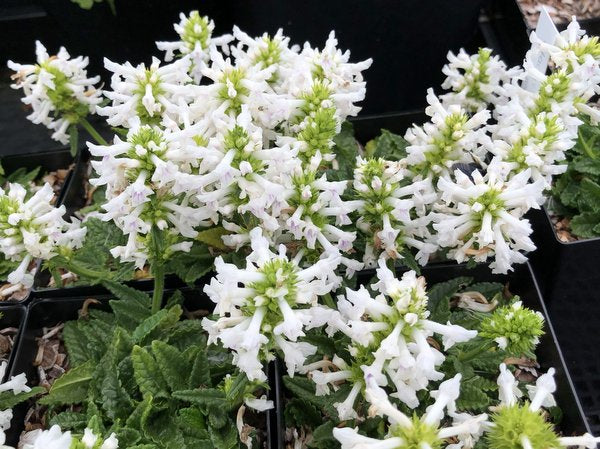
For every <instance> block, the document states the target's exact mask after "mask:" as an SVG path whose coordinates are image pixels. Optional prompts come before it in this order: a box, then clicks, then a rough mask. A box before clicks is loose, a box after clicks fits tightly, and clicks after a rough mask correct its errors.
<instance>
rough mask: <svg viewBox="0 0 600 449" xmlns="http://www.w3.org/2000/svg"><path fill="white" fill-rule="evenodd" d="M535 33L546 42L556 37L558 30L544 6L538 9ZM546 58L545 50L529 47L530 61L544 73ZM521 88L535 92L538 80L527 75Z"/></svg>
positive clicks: (538, 86) (550, 42) (538, 84)
mask: <svg viewBox="0 0 600 449" xmlns="http://www.w3.org/2000/svg"><path fill="white" fill-rule="evenodd" d="M535 34H536V35H537V37H539V38H540V39H541V40H542V41H543V42H546V43H547V44H554V41H555V40H556V38H557V37H558V34H559V33H558V30H557V29H556V26H555V25H554V22H552V18H551V17H550V14H548V11H547V10H546V8H545V7H542V10H541V11H540V18H539V20H538V24H537V27H536V29H535ZM548 59H549V55H548V53H547V52H545V51H542V50H539V49H538V50H534V49H533V48H532V49H531V62H532V63H533V66H534V67H535V68H536V69H538V70H539V71H540V72H542V73H546V68H547V67H548ZM523 88H524V89H526V90H528V91H530V92H537V90H538V89H539V88H540V82H539V81H537V80H535V79H533V78H532V77H531V76H528V77H527V78H526V79H525V81H523Z"/></svg>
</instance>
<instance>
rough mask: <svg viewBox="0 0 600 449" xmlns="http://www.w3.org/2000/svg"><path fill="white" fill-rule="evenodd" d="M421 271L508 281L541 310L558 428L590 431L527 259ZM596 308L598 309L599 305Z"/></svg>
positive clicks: (280, 408)
mask: <svg viewBox="0 0 600 449" xmlns="http://www.w3.org/2000/svg"><path fill="white" fill-rule="evenodd" d="M397 271H398V273H402V272H403V271H404V270H402V269H400V270H397ZM421 274H422V275H423V276H425V279H426V280H427V285H428V286H429V287H431V286H433V285H434V284H437V283H439V282H445V281H448V280H450V279H454V278H456V277H459V276H470V277H474V278H475V279H476V281H478V282H501V283H504V284H505V283H509V289H510V292H511V293H513V294H514V295H518V296H519V297H520V298H521V300H522V301H523V305H525V306H526V307H529V308H531V309H533V310H536V311H538V312H541V313H542V314H543V315H544V318H545V319H546V324H545V331H546V333H545V334H544V336H543V337H542V338H541V340H540V344H539V345H538V347H537V350H536V355H537V361H538V363H539V364H540V369H541V371H543V372H545V371H547V370H548V369H549V368H554V369H555V370H556V374H555V376H554V378H555V380H556V386H557V388H556V392H555V394H554V397H555V398H556V402H557V404H558V406H559V407H560V408H561V410H562V412H563V416H562V420H561V422H560V423H559V424H558V426H557V429H558V430H559V431H560V432H561V433H562V434H563V435H565V436H569V435H581V434H583V433H585V432H590V426H589V424H588V422H587V420H586V418H585V415H584V413H583V410H582V406H581V403H580V400H579V398H578V396H577V394H576V392H575V387H574V384H573V380H572V379H573V378H572V372H570V371H569V369H567V365H566V364H565V360H564V357H563V353H562V352H561V346H559V343H558V340H557V338H556V334H555V331H554V326H553V323H552V322H551V320H550V318H549V315H548V312H547V310H546V306H545V305H544V301H543V299H542V296H541V293H540V290H539V288H538V285H537V282H536V280H535V277H534V275H533V272H532V270H531V267H530V266H529V264H528V263H526V264H524V265H519V266H517V267H516V268H515V271H514V273H511V274H509V275H497V274H492V272H491V271H490V269H489V268H488V267H487V266H486V265H477V266H476V267H475V268H472V269H471V268H467V267H466V265H465V264H460V265H459V264H446V265H435V266H426V267H424V268H422V269H421ZM374 275H375V270H365V271H362V272H359V273H358V282H359V283H360V284H367V283H369V282H370V280H371V279H372V277H373V276H374ZM598 309H599V310H600V306H599V307H598ZM561 345H562V341H561ZM596 347H597V346H596ZM275 369H276V374H277V377H276V380H275V382H274V386H275V388H276V390H275V398H276V399H275V404H276V409H277V421H276V422H277V425H278V427H277V428H278V429H279V434H278V435H277V443H278V446H276V447H277V448H278V449H284V447H285V445H284V432H285V429H284V423H285V420H284V415H283V413H284V409H285V398H286V396H289V392H288V391H287V389H286V388H285V386H284V384H283V375H284V371H285V370H284V369H283V367H282V363H281V362H280V363H279V364H278V365H276V367H275ZM597 372H598V370H597V369H596V371H593V372H591V373H590V374H591V375H592V376H593V375H596V376H597ZM575 382H577V381H575ZM598 387H599V385H598V380H597V379H596V388H598Z"/></svg>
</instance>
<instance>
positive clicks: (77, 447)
mask: <svg viewBox="0 0 600 449" xmlns="http://www.w3.org/2000/svg"><path fill="white" fill-rule="evenodd" d="M19 447H22V448H23V449H118V447H119V441H118V439H117V436H116V435H115V434H114V433H112V434H110V436H109V437H108V438H106V439H102V438H101V437H99V436H98V435H95V434H94V432H93V431H92V430H91V429H89V428H86V429H85V430H84V433H83V435H82V436H81V437H79V438H78V437H76V436H74V435H72V434H71V432H70V431H67V432H63V431H61V429H60V426H58V425H54V426H52V427H50V429H48V430H41V429H38V430H34V431H31V432H28V433H27V434H26V435H25V436H24V437H23V438H22V439H21V442H20V445H19Z"/></svg>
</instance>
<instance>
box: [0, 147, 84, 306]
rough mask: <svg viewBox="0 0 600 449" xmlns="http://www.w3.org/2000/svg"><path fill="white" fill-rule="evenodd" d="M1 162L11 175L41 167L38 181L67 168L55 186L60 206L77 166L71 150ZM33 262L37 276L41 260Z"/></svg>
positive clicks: (8, 302)
mask: <svg viewBox="0 0 600 449" xmlns="http://www.w3.org/2000/svg"><path fill="white" fill-rule="evenodd" d="M0 163H1V164H2V168H3V169H4V172H5V174H6V175H10V174H11V173H14V172H15V171H17V170H18V169H20V168H25V169H27V170H33V169H35V168H36V167H40V168H41V170H40V174H39V175H38V177H37V179H36V181H40V182H41V180H42V178H43V177H44V176H45V175H46V174H48V173H49V172H53V171H56V170H67V171H68V172H67V174H66V176H65V177H64V178H63V179H62V184H59V185H57V186H56V188H55V193H56V205H57V206H60V205H62V204H63V201H64V196H65V192H66V191H67V190H68V186H69V183H70V181H71V178H72V172H73V167H75V166H76V159H75V158H73V156H71V153H70V152H69V150H56V151H47V152H41V153H31V154H13V155H9V156H5V157H2V158H1V160H0ZM33 263H35V264H36V272H35V276H36V277H37V275H38V273H39V265H40V262H39V261H35V262H33ZM28 298H29V294H28V295H27V296H26V297H24V298H23V299H20V300H13V299H8V300H5V301H0V304H14V303H22V302H25V301H27V299H28Z"/></svg>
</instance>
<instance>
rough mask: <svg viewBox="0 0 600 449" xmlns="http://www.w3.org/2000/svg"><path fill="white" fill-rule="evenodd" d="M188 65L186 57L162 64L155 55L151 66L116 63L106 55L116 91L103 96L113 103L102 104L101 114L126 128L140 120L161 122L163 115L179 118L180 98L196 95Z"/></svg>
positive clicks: (188, 98) (113, 123)
mask: <svg viewBox="0 0 600 449" xmlns="http://www.w3.org/2000/svg"><path fill="white" fill-rule="evenodd" d="M189 65H190V59H189V58H187V57H184V58H181V59H179V60H177V61H175V62H173V63H171V64H167V65H163V66H161V65H160V61H159V60H158V59H156V58H152V64H150V66H148V67H146V65H145V64H139V65H137V66H136V67H134V66H132V65H131V64H130V63H129V62H126V63H125V64H117V63H115V62H112V61H110V60H108V59H106V58H105V59H104V66H105V67H106V69H107V70H109V71H111V72H113V75H112V78H111V87H112V89H113V90H112V91H108V90H107V91H105V92H104V95H106V97H108V98H109V99H110V100H112V105H109V106H104V107H99V108H98V113H99V114H100V115H103V116H105V117H107V119H106V121H107V122H108V124H109V125H112V126H124V127H125V128H131V127H132V126H135V125H137V124H138V123H141V124H148V125H159V124H161V123H162V122H163V116H167V117H171V118H173V119H177V117H178V113H179V110H180V104H179V103H180V101H183V102H185V103H187V102H188V101H191V99H192V98H193V97H194V95H195V86H193V85H191V84H188V83H190V81H192V79H191V78H190V76H189V75H188V74H187V72H188V68H189Z"/></svg>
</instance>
